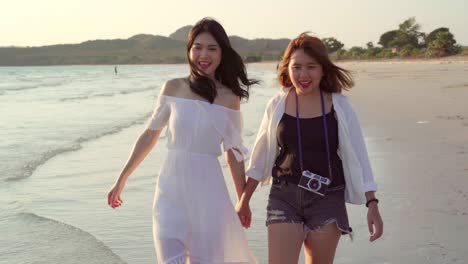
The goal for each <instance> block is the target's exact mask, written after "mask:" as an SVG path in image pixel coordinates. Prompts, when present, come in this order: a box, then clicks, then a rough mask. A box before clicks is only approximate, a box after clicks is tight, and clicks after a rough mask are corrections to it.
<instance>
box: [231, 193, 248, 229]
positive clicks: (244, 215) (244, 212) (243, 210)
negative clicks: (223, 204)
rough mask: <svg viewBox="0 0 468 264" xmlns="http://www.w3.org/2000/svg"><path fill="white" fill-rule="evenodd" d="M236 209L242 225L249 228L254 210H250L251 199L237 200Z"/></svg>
mask: <svg viewBox="0 0 468 264" xmlns="http://www.w3.org/2000/svg"><path fill="white" fill-rule="evenodd" d="M235 209H236V213H237V215H238V216H239V220H240V222H241V225H242V226H243V227H245V228H249V227H250V223H251V222H252V212H251V211H250V205H249V201H245V200H244V199H241V200H240V201H238V202H237V204H236V208H235Z"/></svg>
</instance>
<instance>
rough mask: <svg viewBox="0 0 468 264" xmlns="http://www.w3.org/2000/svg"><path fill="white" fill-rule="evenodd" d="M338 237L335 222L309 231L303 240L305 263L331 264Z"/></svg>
mask: <svg viewBox="0 0 468 264" xmlns="http://www.w3.org/2000/svg"><path fill="white" fill-rule="evenodd" d="M340 237H341V231H340V230H339V229H338V228H337V226H336V223H331V224H327V225H325V226H322V227H320V228H319V229H317V230H314V231H309V232H308V234H307V236H306V240H305V256H306V263H307V264H312V263H313V264H332V263H333V259H334V258H335V252H336V247H337V246H338V242H339V240H340Z"/></svg>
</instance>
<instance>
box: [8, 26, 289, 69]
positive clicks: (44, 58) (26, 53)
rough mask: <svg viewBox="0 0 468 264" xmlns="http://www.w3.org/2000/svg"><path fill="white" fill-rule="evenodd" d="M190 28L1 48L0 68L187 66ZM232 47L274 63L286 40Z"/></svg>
mask: <svg viewBox="0 0 468 264" xmlns="http://www.w3.org/2000/svg"><path fill="white" fill-rule="evenodd" d="M191 28H192V26H190V25H189V26H184V27H182V28H180V29H178V30H176V31H175V32H174V33H172V34H170V35H169V37H164V36H158V35H149V34H139V35H135V36H133V37H130V38H128V39H107V40H90V41H85V42H82V43H80V44H61V45H51V46H42V47H4V48H0V66H34V65H76V64H89V65H93V64H112V65H114V64H160V63H184V62H186V54H185V49H186V47H185V46H186V39H187V36H188V32H189V31H190V29H191ZM230 40H231V44H232V46H233V47H234V49H236V50H237V51H238V52H239V53H240V54H241V56H243V57H244V59H245V60H246V61H247V62H252V61H262V60H277V59H278V58H279V57H280V55H281V53H282V52H283V50H284V49H285V48H286V46H287V44H288V43H289V39H253V40H249V39H245V38H242V37H238V36H231V37H230Z"/></svg>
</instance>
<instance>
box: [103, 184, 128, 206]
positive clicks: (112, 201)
mask: <svg viewBox="0 0 468 264" xmlns="http://www.w3.org/2000/svg"><path fill="white" fill-rule="evenodd" d="M124 185H125V184H120V183H118V182H116V183H114V186H112V188H111V189H110V191H109V193H108V194H107V204H108V205H109V206H110V207H112V208H114V209H115V208H117V207H119V206H121V205H122V204H123V201H122V199H121V198H120V194H121V193H122V190H123V188H124Z"/></svg>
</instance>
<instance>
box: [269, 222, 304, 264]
mask: <svg viewBox="0 0 468 264" xmlns="http://www.w3.org/2000/svg"><path fill="white" fill-rule="evenodd" d="M303 242H304V228H303V225H302V224H292V223H278V224H270V225H268V259H269V263H270V264H284V263H297V262H298V260H299V254H300V253H301V247H302V243H303Z"/></svg>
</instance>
